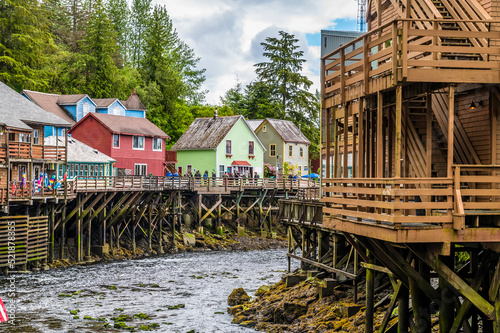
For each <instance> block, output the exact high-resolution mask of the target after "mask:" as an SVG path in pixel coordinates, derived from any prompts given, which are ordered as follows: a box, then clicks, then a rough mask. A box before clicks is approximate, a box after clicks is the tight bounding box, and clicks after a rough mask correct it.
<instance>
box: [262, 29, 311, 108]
mask: <svg viewBox="0 0 500 333" xmlns="http://www.w3.org/2000/svg"><path fill="white" fill-rule="evenodd" d="M279 35H280V37H279V38H275V37H268V38H266V41H265V42H263V43H261V45H262V46H263V47H264V53H263V55H264V56H265V57H267V58H268V59H269V61H268V62H261V63H258V64H256V65H255V67H257V69H256V70H255V72H256V73H257V75H258V80H259V81H261V82H263V83H265V84H266V85H267V86H268V89H269V91H270V93H271V94H272V95H273V96H274V97H275V98H276V99H278V100H279V101H280V103H281V108H282V110H283V113H286V112H289V111H290V110H293V109H295V110H296V109H300V108H301V107H302V106H303V105H304V103H306V102H307V101H308V100H310V99H311V98H313V95H312V94H311V93H310V92H309V91H308V90H307V89H309V88H310V87H311V85H312V82H311V81H310V80H309V79H308V78H307V77H305V76H303V75H301V74H300V71H301V70H302V65H303V63H304V62H305V61H306V60H305V59H303V58H302V57H303V55H304V52H303V51H299V50H298V48H299V46H298V45H296V43H297V42H298V41H299V40H298V39H296V38H295V36H294V35H291V34H288V33H286V32H284V31H280V32H279Z"/></svg>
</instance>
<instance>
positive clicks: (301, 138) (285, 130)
mask: <svg viewBox="0 0 500 333" xmlns="http://www.w3.org/2000/svg"><path fill="white" fill-rule="evenodd" d="M265 122H267V123H269V125H271V126H272V127H273V128H274V130H275V131H276V133H278V135H279V136H280V137H281V138H282V139H283V141H285V142H293V143H305V144H307V145H310V144H311V141H309V139H307V137H306V136H305V135H304V134H303V133H302V132H301V131H299V129H298V128H297V126H295V124H294V123H293V122H292V121H290V120H282V119H272V118H266V119H264V121H263V122H262V123H261V125H260V126H262V124H264V123H265ZM260 126H259V127H260Z"/></svg>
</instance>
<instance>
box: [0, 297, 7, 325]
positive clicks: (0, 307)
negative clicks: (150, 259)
mask: <svg viewBox="0 0 500 333" xmlns="http://www.w3.org/2000/svg"><path fill="white" fill-rule="evenodd" d="M7 320H9V317H8V316H7V310H5V305H4V304H3V301H2V298H1V297H0V323H3V322H4V321H7Z"/></svg>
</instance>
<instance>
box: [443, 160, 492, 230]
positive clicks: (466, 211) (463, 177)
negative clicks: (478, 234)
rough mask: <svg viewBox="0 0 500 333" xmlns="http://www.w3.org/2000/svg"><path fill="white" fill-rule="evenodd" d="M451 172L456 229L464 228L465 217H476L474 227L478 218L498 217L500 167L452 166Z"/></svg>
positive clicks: (477, 225)
mask: <svg viewBox="0 0 500 333" xmlns="http://www.w3.org/2000/svg"><path fill="white" fill-rule="evenodd" d="M453 170H454V191H455V193H454V194H455V214H456V216H457V218H458V219H457V221H456V222H455V225H456V229H464V228H465V216H466V215H471V216H475V217H476V218H475V219H474V220H473V221H472V225H471V226H474V227H479V216H491V215H500V166H498V165H454V166H453Z"/></svg>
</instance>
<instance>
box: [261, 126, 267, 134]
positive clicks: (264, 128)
mask: <svg viewBox="0 0 500 333" xmlns="http://www.w3.org/2000/svg"><path fill="white" fill-rule="evenodd" d="M262 132H263V133H266V132H267V127H266V125H264V126H262Z"/></svg>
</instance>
